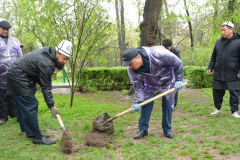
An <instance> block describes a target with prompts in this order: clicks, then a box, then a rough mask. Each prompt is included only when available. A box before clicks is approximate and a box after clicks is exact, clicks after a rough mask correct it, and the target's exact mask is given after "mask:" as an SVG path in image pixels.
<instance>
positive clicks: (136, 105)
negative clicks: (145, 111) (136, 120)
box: [132, 103, 141, 112]
mask: <svg viewBox="0 0 240 160" xmlns="http://www.w3.org/2000/svg"><path fill="white" fill-rule="evenodd" d="M132 107H133V112H137V111H140V110H141V107H140V106H139V104H138V103H135V104H133V105H132Z"/></svg>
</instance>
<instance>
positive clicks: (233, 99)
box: [213, 89, 239, 113]
mask: <svg viewBox="0 0 240 160" xmlns="http://www.w3.org/2000/svg"><path fill="white" fill-rule="evenodd" d="M229 93H230V100H229V104H230V107H231V111H232V113H233V112H236V111H238V105H239V90H229ZM224 95H225V90H219V89H213V99H214V105H215V107H216V108H217V109H218V110H220V109H221V107H222V102H223V96H224Z"/></svg>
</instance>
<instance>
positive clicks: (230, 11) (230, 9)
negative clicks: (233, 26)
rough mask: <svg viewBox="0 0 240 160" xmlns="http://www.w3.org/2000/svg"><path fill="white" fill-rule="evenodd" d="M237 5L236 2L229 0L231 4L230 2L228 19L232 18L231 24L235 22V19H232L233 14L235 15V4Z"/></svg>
mask: <svg viewBox="0 0 240 160" xmlns="http://www.w3.org/2000/svg"><path fill="white" fill-rule="evenodd" d="M235 3H236V0H229V2H228V11H229V12H228V18H230V17H231V19H230V21H231V22H233V21H234V19H233V17H232V14H233V12H234V4H235ZM233 23H234V22H233Z"/></svg>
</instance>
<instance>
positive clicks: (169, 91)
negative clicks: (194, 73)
mask: <svg viewBox="0 0 240 160" xmlns="http://www.w3.org/2000/svg"><path fill="white" fill-rule="evenodd" d="M187 84H188V83H187V82H185V83H183V86H185V85H187ZM175 90H176V88H172V89H170V90H168V91H166V92H163V93H161V94H159V95H157V96H155V97H153V98H150V99H148V100H146V101H144V102H142V103H140V104H139V106H140V107H142V106H144V105H146V104H148V103H150V102H152V101H154V100H156V99H158V98H161V97H163V96H165V95H167V94H169V93H171V92H173V91H175ZM132 110H133V108H132V107H131V108H129V109H127V110H125V111H123V112H121V113H119V114H117V115H115V116H113V117H111V118H109V119H107V120H106V121H107V122H109V121H111V120H113V119H116V118H118V117H120V116H122V115H124V114H126V113H128V112H131V111H132Z"/></svg>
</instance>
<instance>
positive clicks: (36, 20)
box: [16, 0, 114, 106]
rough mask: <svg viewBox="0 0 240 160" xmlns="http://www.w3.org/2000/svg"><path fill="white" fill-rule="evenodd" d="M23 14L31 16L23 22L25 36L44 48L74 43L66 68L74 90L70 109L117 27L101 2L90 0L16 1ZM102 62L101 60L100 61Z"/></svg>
mask: <svg viewBox="0 0 240 160" xmlns="http://www.w3.org/2000/svg"><path fill="white" fill-rule="evenodd" d="M16 3H18V9H19V12H20V13H27V14H26V15H25V16H23V17H21V18H20V19H19V20H20V21H19V28H18V29H17V31H22V30H24V31H25V32H23V36H28V37H29V38H30V37H32V38H31V39H32V40H33V39H35V43H40V44H41V45H42V47H44V46H52V45H53V44H54V45H57V44H59V42H60V41H61V40H63V39H67V40H70V41H71V42H72V43H73V57H72V58H71V59H70V60H69V63H68V64H67V66H66V68H65V72H66V76H67V79H68V83H69V85H70V89H71V100H70V106H72V105H73V97H74V96H73V95H74V93H75V91H76V90H77V86H78V82H79V80H80V78H81V72H82V70H83V69H84V68H85V66H87V64H88V63H89V62H90V61H91V60H92V59H95V58H96V56H98V55H100V53H101V52H102V51H103V50H105V49H106V48H108V47H109V46H110V44H111V43H112V42H111V41H109V38H110V37H111V35H114V34H113V33H112V31H113V30H112V29H113V25H112V24H111V23H110V22H109V21H108V16H107V12H106V11H105V10H103V9H102V7H101V6H100V5H99V3H94V2H91V1H88V0H75V1H68V0H61V1H57V0H48V1H47V2H46V3H43V1H26V0H16ZM99 59H101V58H99Z"/></svg>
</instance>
